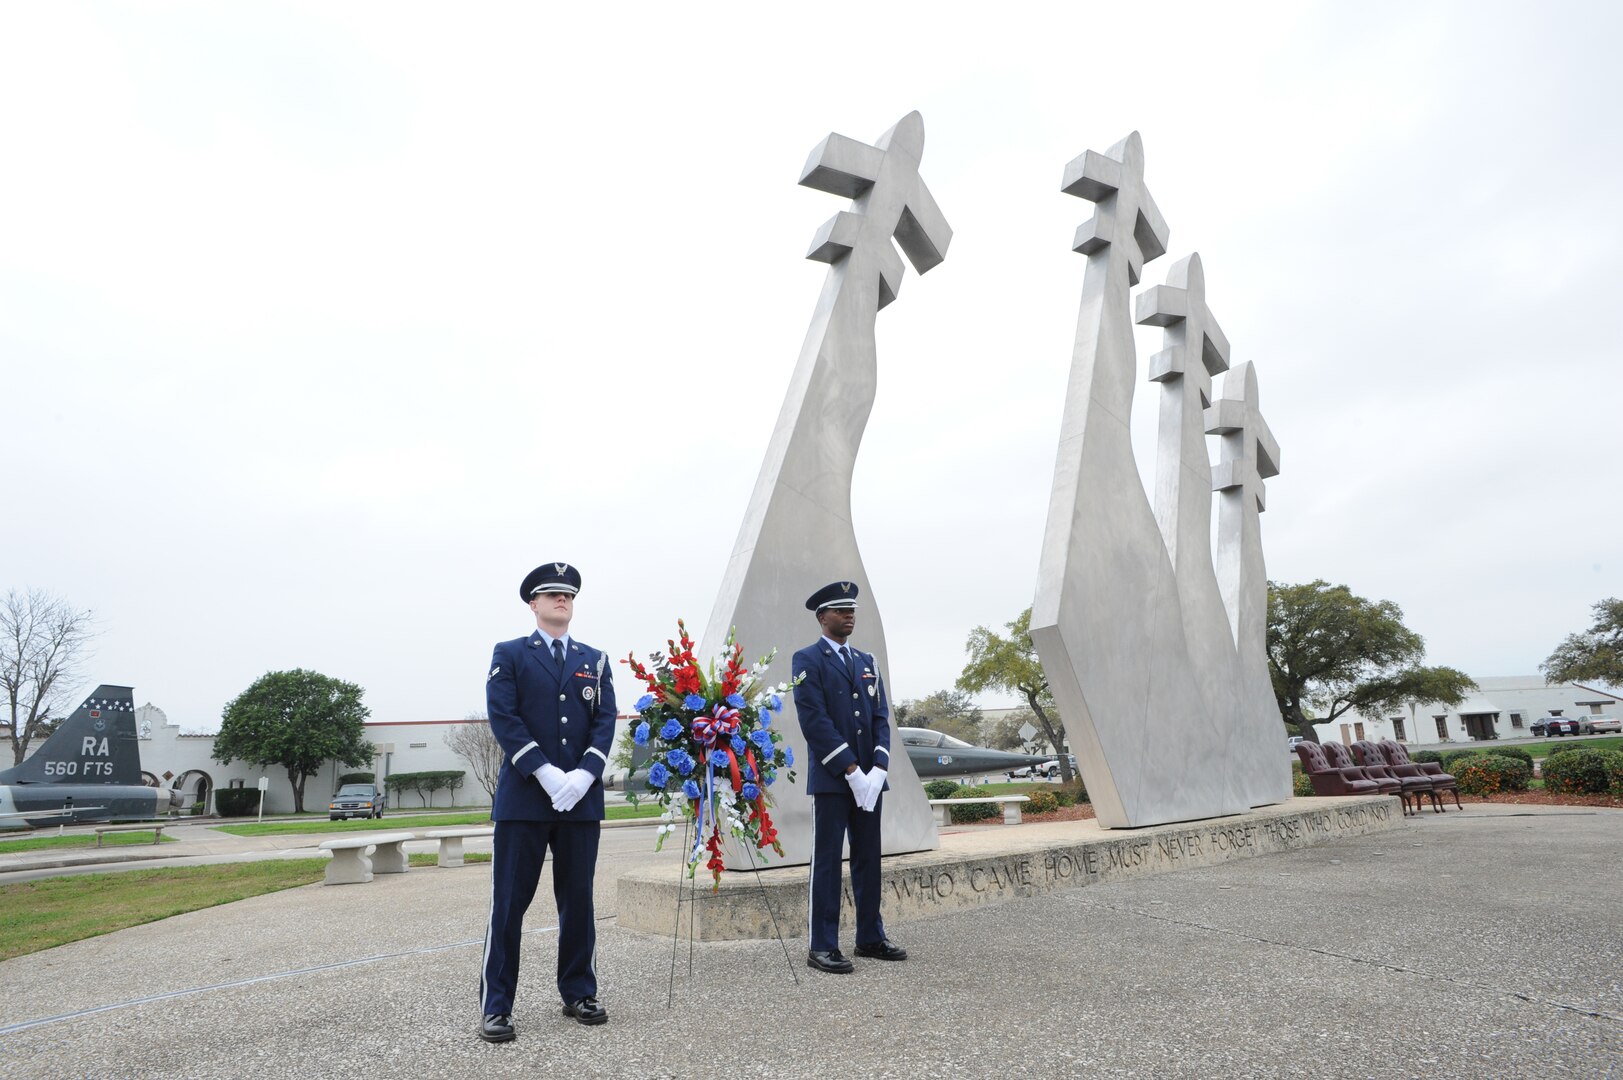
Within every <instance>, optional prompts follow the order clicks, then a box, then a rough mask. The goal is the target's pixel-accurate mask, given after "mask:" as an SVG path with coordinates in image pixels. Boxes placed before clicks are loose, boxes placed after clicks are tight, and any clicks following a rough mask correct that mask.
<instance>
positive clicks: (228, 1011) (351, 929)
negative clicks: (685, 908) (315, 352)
mask: <svg viewBox="0 0 1623 1080" xmlns="http://www.w3.org/2000/svg"><path fill="white" fill-rule="evenodd" d="M604 840H605V843H604V848H603V856H602V863H601V870H600V874H599V879H598V908H599V914H600V916H601V917H602V923H601V929H600V933H599V941H598V959H597V966H598V971H599V974H600V979H601V983H602V995H603V998H604V1000H605V1002H606V1004H607V1005H608V1007H609V1009H610V1012H611V1016H612V1019H611V1021H610V1023H609V1024H608V1025H606V1026H605V1027H601V1028H595V1029H587V1028H582V1027H579V1026H578V1025H575V1024H573V1023H572V1022H569V1021H566V1020H565V1019H564V1018H563V1017H561V1016H559V1015H558V1013H557V1008H556V994H555V991H554V990H553V989H552V986H551V981H552V980H551V968H552V955H553V945H552V942H551V940H550V939H551V935H552V934H553V933H554V932H555V931H554V930H553V927H554V926H555V917H554V916H555V912H554V910H553V906H552V901H551V894H550V890H549V888H548V887H547V886H548V883H547V882H545V881H543V884H542V889H541V893H540V895H539V896H538V898H537V902H536V905H535V908H534V909H533V910H532V913H531V919H530V923H529V925H530V928H531V936H530V937H529V938H528V939H527V941H526V945H525V948H526V957H527V964H526V967H525V969H524V973H523V975H522V976H521V985H520V997H519V1008H518V1012H517V1014H516V1017H515V1020H516V1022H517V1024H518V1026H519V1030H520V1037H519V1040H518V1041H517V1042H515V1043H511V1044H507V1045H505V1046H487V1045H485V1044H483V1043H481V1042H479V1041H478V1040H477V1039H476V1038H474V1036H473V1034H472V1031H473V1024H474V1015H473V1013H474V1011H475V1005H474V995H475V984H476V978H477V966H478V958H479V954H480V943H481V939H482V935H483V924H484V918H485V911H486V906H487V902H488V889H489V883H490V874H489V869H488V867H487V866H468V867H464V868H462V869H458V870H439V869H428V870H414V871H412V872H411V873H409V874H406V875H401V876H396V877H389V878H379V879H377V880H376V881H374V882H372V883H371V884H369V885H364V886H346V887H341V888H328V887H324V886H320V885H312V886H307V887H305V888H301V889H293V890H288V891H286V892H283V893H277V894H273V895H270V896H262V897H257V898H254V899H252V900H248V901H244V902H241V903H237V904H231V905H227V906H224V907H219V908H213V909H209V910H206V911H197V912H192V913H189V914H187V915H182V916H179V917H176V918H174V919H170V920H167V921H164V922H160V923H153V924H149V925H146V926H139V927H132V928H130V929H128V930H122V931H118V932H117V933H113V934H109V935H106V936H103V937H100V938H93V939H89V940H85V941H80V942H75V943H73V944H71V945H67V946H64V947H62V948H58V949H53V950H50V951H48V952H44V953H38V954H34V955H32V956H25V957H19V958H17V959H15V960H10V961H6V962H5V963H3V964H0V983H3V985H4V986H5V988H6V993H5V998H4V1000H5V1013H4V1018H3V1019H0V1076H28V1077H66V1076H91V1077H126V1076H128V1077H146V1076H165V1077H215V1076H219V1077H226V1076H230V1077H232V1078H233V1080H240V1077H241V1076H244V1075H256V1074H264V1075H297V1076H300V1077H354V1076H362V1075H364V1076H367V1077H411V1078H413V1080H428V1078H433V1077H442V1076H443V1077H468V1076H502V1075H510V1074H512V1073H517V1072H531V1073H536V1074H545V1075H551V1076H568V1077H599V1076H601V1077H621V1076H624V1077H709V1076H717V1077H728V1078H732V1077H772V1078H784V1077H789V1078H795V1077H817V1078H819V1080H826V1078H828V1077H831V1076H837V1077H844V1076H872V1077H907V1078H909V1080H915V1078H917V1077H920V1076H924V1075H947V1076H953V1077H1002V1076H1011V1075H1016V1076H1018V1075H1028V1074H1029V1075H1037V1076H1049V1075H1055V1076H1066V1077H1071V1076H1075V1077H1082V1076H1088V1077H1117V1076H1133V1077H1137V1076H1144V1077H1150V1076H1154V1077H1200V1078H1202V1080H1207V1078H1211V1077H1223V1076H1255V1077H1308V1076H1312V1077H1322V1076H1371V1077H1410V1076H1422V1075H1423V1076H1428V1077H1471V1078H1473V1080H1477V1078H1482V1077H1550V1076H1558V1077H1606V1076H1616V1077H1623V931H1620V929H1619V921H1618V917H1617V912H1618V897H1619V896H1623V812H1619V811H1604V810H1603V811H1587V810H1577V809H1555V810H1547V809H1545V808H1520V807H1517V808H1511V807H1479V806H1472V807H1470V808H1468V809H1467V810H1465V811H1464V812H1457V811H1456V812H1450V813H1449V814H1447V815H1443V816H1437V815H1431V814H1425V815H1421V816H1420V817H1419V818H1418V819H1416V820H1413V821H1405V822H1404V823H1403V824H1402V826H1401V827H1400V828H1398V829H1395V830H1393V831H1390V832H1386V833H1381V834H1377V835H1372V836H1367V837H1360V838H1354V839H1349V840H1343V841H1340V842H1337V843H1334V844H1329V845H1326V846H1323V847H1318V848H1313V849H1308V850H1303V851H1297V852H1290V853H1286V854H1280V855H1271V856H1266V857H1263V858H1258V859H1249V860H1242V861H1237V862H1233V863H1228V864H1224V865H1221V866H1215V867H1208V868H1202V869H1197V870H1191V871H1185V872H1182V873H1177V874H1169V875H1164V876H1160V877H1155V878H1148V879H1140V880H1135V881H1128V882H1121V883H1115V884H1104V885H1096V886H1090V887H1088V888H1085V889H1078V890H1073V891H1070V892H1064V893H1056V894H1051V895H1047V896H1043V897H1039V898H1035V899H1029V900H1021V901H1016V902H1013V903H1008V904H1004V905H1001V906H998V907H993V908H983V909H979V910H973V911H967V912H961V913H957V914H953V915H948V916H944V917H942V918H938V919H933V920H929V921H925V922H918V923H910V924H907V925H906V926H905V935H906V936H905V939H904V940H903V942H902V943H903V944H905V945H906V946H907V947H908V948H909V950H910V952H911V953H912V959H910V960H909V961H908V962H907V963H905V964H894V965H884V964H879V963H875V962H868V963H862V962H860V961H859V967H858V971H857V972H856V974H854V975H851V976H828V975H821V974H818V973H815V972H812V971H809V970H808V969H806V968H805V967H804V966H803V960H802V958H801V957H802V951H803V949H804V947H805V946H804V941H790V942H789V943H788V945H789V950H790V954H791V960H792V963H790V964H786V963H785V959H784V956H783V953H782V951H781V950H780V948H779V946H778V944H777V943H776V942H736V943H725V944H708V945H703V944H702V945H700V946H699V947H698V948H697V949H696V950H695V953H694V957H693V970H692V974H691V975H689V973H688V969H687V951H686V947H685V946H683V947H682V948H681V950H680V951H679V953H678V959H679V960H680V963H679V964H678V966H677V968H676V971H675V976H674V991H675V995H676V1001H677V1007H676V1008H674V1009H667V1008H666V1000H667V988H668V987H670V986H671V985H672V979H673V975H672V946H671V940H670V939H669V938H659V937H650V936H645V935H641V934H636V933H633V932H630V931H625V930H620V929H619V928H618V927H617V926H616V925H615V922H614V919H613V915H614V912H615V891H614V880H615V878H616V877H617V876H618V875H619V874H620V873H623V872H625V871H627V870H630V869H633V868H646V867H649V866H662V867H665V868H668V869H669V870H670V871H671V872H672V873H675V871H676V866H677V863H676V859H675V856H674V853H673V852H669V851H667V852H666V853H664V854H662V855H660V856H657V857H656V856H654V855H652V854H651V853H650V852H649V850H648V848H649V847H650V846H651V841H652V834H651V832H650V831H649V830H647V829H642V828H633V829H623V830H615V831H613V832H612V833H609V834H606V835H605V838H604ZM1552 911H1560V912H1564V913H1567V917H1566V918H1561V919H1552V918H1551V917H1550V913H1551V912H1552ZM847 935H848V936H849V928H847ZM53 1018H57V1019H53ZM39 1021H43V1022H39Z"/></svg>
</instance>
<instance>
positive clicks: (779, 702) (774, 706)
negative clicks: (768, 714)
mask: <svg viewBox="0 0 1623 1080" xmlns="http://www.w3.org/2000/svg"><path fill="white" fill-rule="evenodd" d="M766 705H767V708H769V709H771V710H772V711H773V712H782V711H783V699H782V698H781V697H779V696H778V695H776V694H773V695H772V698H771V700H769V701H768V702H767V703H766Z"/></svg>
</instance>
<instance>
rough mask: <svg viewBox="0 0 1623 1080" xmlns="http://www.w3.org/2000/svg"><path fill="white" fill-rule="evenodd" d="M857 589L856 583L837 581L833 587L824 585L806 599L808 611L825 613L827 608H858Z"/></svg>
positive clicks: (858, 590)
mask: <svg viewBox="0 0 1623 1080" xmlns="http://www.w3.org/2000/svg"><path fill="white" fill-rule="evenodd" d="M861 591H862V590H860V589H858V588H857V585H856V582H854V581H836V582H834V583H833V584H832V585H824V586H823V587H822V588H821V589H818V590H817V591H816V592H814V593H812V594H811V596H810V597H808V598H807V599H806V610H807V611H818V612H820V611H823V610H824V609H825V608H854V607H856V606H857V593H859V592H861Z"/></svg>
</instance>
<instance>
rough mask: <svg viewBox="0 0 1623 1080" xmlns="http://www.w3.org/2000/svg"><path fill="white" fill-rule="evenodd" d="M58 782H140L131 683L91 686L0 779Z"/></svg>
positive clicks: (7, 780) (46, 782)
mask: <svg viewBox="0 0 1623 1080" xmlns="http://www.w3.org/2000/svg"><path fill="white" fill-rule="evenodd" d="M61 783H73V784H139V783H141V748H140V741H139V737H138V736H137V734H136V731H135V690H134V688H133V687H129V686H107V685H102V686H98V687H96V689H95V691H94V692H93V693H92V694H91V695H90V696H89V697H88V698H86V699H85V702H84V704H83V705H80V706H79V708H78V709H77V710H76V711H75V712H74V713H73V715H72V716H70V717H68V718H67V719H66V720H64V721H62V723H61V725H60V726H58V727H57V729H56V730H55V731H54V732H52V733H51V737H50V738H48V739H46V740H45V743H44V744H43V745H42V746H41V747H40V748H39V749H38V750H36V751H35V752H34V753H33V755H32V756H30V757H29V758H28V759H27V760H26V761H24V762H23V763H22V764H21V765H16V766H13V767H12V768H10V769H7V770H5V771H4V772H0V784H61Z"/></svg>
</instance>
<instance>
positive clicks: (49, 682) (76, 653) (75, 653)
mask: <svg viewBox="0 0 1623 1080" xmlns="http://www.w3.org/2000/svg"><path fill="white" fill-rule="evenodd" d="M94 636H95V626H94V624H93V622H92V620H91V613H90V612H89V611H88V610H86V611H79V610H76V609H75V608H74V607H73V605H71V604H69V603H68V602H67V601H66V600H64V599H62V598H61V597H59V596H55V595H53V594H51V593H48V592H45V591H44V590H41V589H29V590H28V591H26V592H18V591H17V590H16V589H12V590H11V591H9V592H7V593H6V596H5V599H4V600H3V601H0V638H3V640H0V689H3V691H4V693H5V705H6V708H7V710H8V711H7V719H8V720H9V721H10V723H11V730H10V732H9V737H10V739H11V758H12V763H13V764H20V763H21V762H22V760H23V758H24V757H26V756H27V755H28V747H29V745H30V744H31V743H32V742H33V741H34V740H35V739H39V738H45V737H47V736H49V735H50V734H51V732H53V731H55V730H56V725H57V724H59V723H61V722H62V720H63V719H65V718H66V717H67V715H68V714H69V713H70V712H71V705H72V702H71V701H69V700H67V699H66V697H65V695H66V694H67V693H68V691H70V690H72V689H73V686H74V684H75V683H76V682H77V680H78V675H79V663H80V660H81V659H82V656H81V654H82V652H83V650H84V647H85V644H86V643H87V642H88V641H89V640H90V639H91V638H92V637H94Z"/></svg>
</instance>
